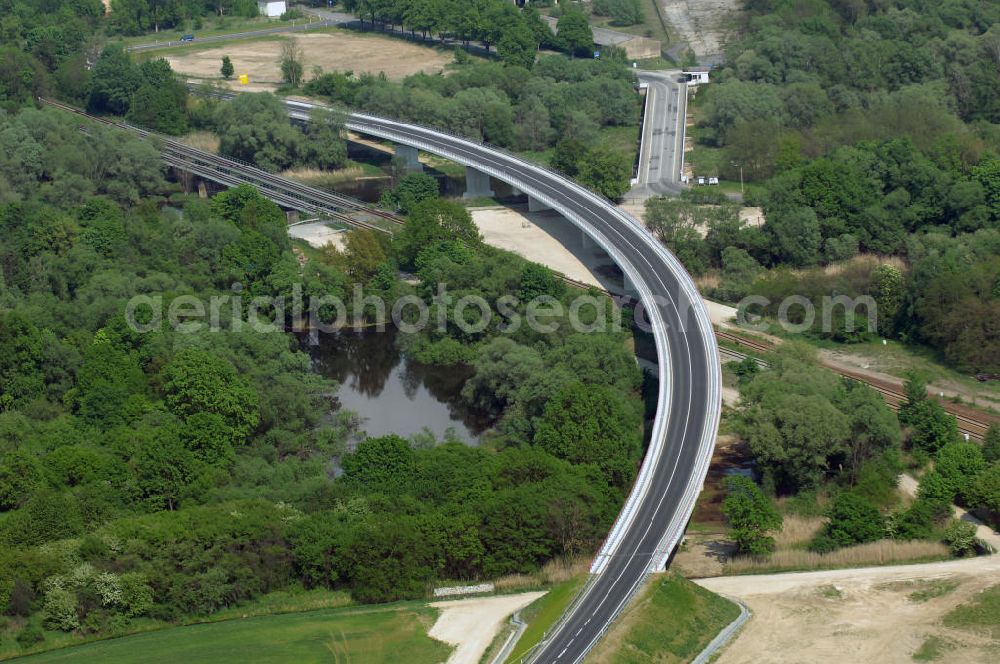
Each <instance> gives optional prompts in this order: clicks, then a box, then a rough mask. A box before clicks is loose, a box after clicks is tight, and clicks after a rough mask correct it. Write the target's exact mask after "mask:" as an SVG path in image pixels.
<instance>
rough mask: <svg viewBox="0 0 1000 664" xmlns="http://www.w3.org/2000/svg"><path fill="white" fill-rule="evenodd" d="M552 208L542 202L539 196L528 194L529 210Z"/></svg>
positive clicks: (536, 210) (537, 210)
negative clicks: (534, 196) (533, 196)
mask: <svg viewBox="0 0 1000 664" xmlns="http://www.w3.org/2000/svg"><path fill="white" fill-rule="evenodd" d="M551 209H552V208H551V207H549V206H548V205H546V204H545V203H543V202H541V201H540V200H538V199H537V198H532V197H531V196H528V212H541V211H542V210H551Z"/></svg>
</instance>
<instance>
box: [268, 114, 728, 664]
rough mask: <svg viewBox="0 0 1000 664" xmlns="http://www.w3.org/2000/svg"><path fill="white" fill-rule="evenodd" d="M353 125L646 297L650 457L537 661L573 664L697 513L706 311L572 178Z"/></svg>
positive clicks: (645, 239) (353, 121)
mask: <svg viewBox="0 0 1000 664" xmlns="http://www.w3.org/2000/svg"><path fill="white" fill-rule="evenodd" d="M287 103H288V108H289V112H290V114H291V115H292V116H293V117H295V118H296V119H299V120H308V111H309V109H310V108H311V107H312V105H310V104H305V103H302V102H287ZM347 127H348V128H349V129H351V130H352V131H356V132H359V133H364V134H368V135H372V136H377V137H380V138H385V139H389V140H392V141H394V142H396V143H401V144H403V145H408V146H411V147H415V148H418V149H420V150H425V151H427V152H432V153H434V154H437V155H440V156H442V157H445V158H447V159H450V160H452V161H455V162H457V163H459V164H463V165H465V166H468V167H471V168H475V169H476V170H479V171H481V172H483V173H486V174H488V175H490V176H492V177H494V178H496V179H498V180H501V181H504V182H507V183H508V184H510V185H513V186H514V187H517V188H518V189H519V190H521V191H522V192H524V193H526V194H528V196H530V197H532V198H534V199H537V200H539V201H542V202H543V203H545V204H546V205H548V206H550V207H552V208H553V209H554V210H556V211H558V212H560V213H561V214H563V215H564V216H565V217H566V218H567V219H569V220H570V221H571V222H572V223H574V224H576V225H577V226H578V227H580V229H581V230H583V232H585V233H587V235H589V236H590V237H591V238H592V239H593V240H594V241H595V242H596V243H597V244H598V245H599V246H601V247H602V248H603V249H604V250H605V251H607V252H608V254H609V255H610V256H611V257H612V258H613V259H614V261H615V262H616V263H617V264H618V266H619V267H620V268H621V269H622V271H623V272H624V273H625V276H626V278H627V280H628V281H629V282H630V283H631V284H632V285H633V286H634V287H635V288H636V290H637V291H638V293H639V297H640V300H641V302H642V304H643V306H644V309H645V314H646V316H647V318H648V320H649V322H650V324H651V326H652V328H653V335H654V337H655V340H656V351H657V358H658V363H659V374H660V377H661V379H660V392H659V398H658V402H657V412H656V418H655V420H654V424H653V432H652V437H651V439H650V443H649V449H648V451H647V453H646V457H645V459H644V460H643V463H642V468H641V469H640V471H639V476H638V479H637V480H636V483H635V486H634V487H633V489H632V493H631V494H630V495H629V498H628V500H627V501H626V503H625V507H624V508H623V509H622V512H621V514H619V516H618V519H617V521H616V522H615V525H614V528H613V529H612V531H611V534H610V535H609V536H608V539H607V541H606V542H605V544H604V546H603V547H602V549H601V551H600V552H599V553H598V555H597V558H596V559H595V561H594V564H593V566H592V568H591V577H590V579H589V581H588V583H587V584H586V586H585V587H584V589H583V590H582V591H581V592H580V594H579V596H578V597H577V598H576V600H575V601H574V603H573V605H572V607H571V608H570V609H569V611H567V613H566V614H565V615H564V616H563V618H562V620H561V621H560V623H559V624H558V625H557V626H556V627H555V628H554V629H553V630H551V631H550V633H549V634H548V635H547V636H546V638H545V640H544V641H543V642H542V644H541V645H540V646H539V648H538V649H537V650H536V651H535V653H534V654H533V656H532V657H531V660H532V661H536V662H545V663H549V662H578V661H580V660H582V659H583V657H584V656H585V655H586V654H587V652H588V651H589V650H590V648H592V647H593V645H594V644H595V643H596V642H597V640H598V639H600V637H601V636H602V635H603V633H604V632H605V631H606V630H607V628H608V627H609V626H610V624H611V622H612V621H613V620H614V619H615V617H616V616H617V615H618V613H619V612H620V611H621V610H622V609H623V608H624V607H625V605H626V604H627V602H628V600H629V599H630V598H631V597H632V596H633V594H634V593H635V592H636V590H638V589H639V587H640V586H641V584H642V582H643V581H644V580H645V578H646V575H647V574H648V573H649V572H651V571H655V570H658V569H662V568H663V567H664V565H665V564H666V560H667V558H668V557H669V555H670V553H671V551H673V549H674V547H675V546H677V544H678V542H679V541H680V538H681V535H682V534H683V531H684V528H685V526H686V525H687V521H688V519H689V518H690V516H691V512H692V511H693V509H694V503H695V499H696V498H697V495H698V492H699V491H700V490H701V486H702V483H703V482H704V479H705V474H706V472H707V470H708V463H709V460H710V458H711V455H712V449H713V447H714V445H715V436H716V433H717V431H718V424H719V413H720V408H721V380H722V379H721V367H720V364H719V359H718V351H717V348H716V343H715V337H714V335H713V331H712V324H711V321H710V320H709V317H708V312H707V311H706V310H705V308H704V305H703V304H702V301H701V297H700V296H699V294H698V291H697V289H696V288H695V285H694V282H693V281H692V280H691V277H690V276H689V275H688V274H687V272H686V271H685V270H684V268H683V266H682V265H681V264H680V262H679V261H678V260H677V258H676V257H675V256H673V254H671V253H670V252H668V251H667V250H666V249H665V248H664V247H663V245H662V244H661V243H660V242H659V241H658V240H657V239H656V238H655V237H653V235H652V234H651V233H650V232H649V231H648V230H647V229H646V228H645V227H644V226H643V225H642V224H641V223H639V222H638V221H637V220H635V219H634V218H632V217H631V216H629V215H628V214H626V213H624V212H622V211H621V210H620V209H618V207H617V206H616V205H614V204H613V203H611V202H610V201H608V200H606V199H604V198H602V197H600V196H598V195H597V194H595V193H593V192H591V191H589V190H587V189H585V188H584V187H582V186H580V185H578V184H576V183H575V182H573V181H571V180H569V179H567V178H565V177H563V176H561V175H559V174H557V173H554V172H552V171H549V170H546V169H544V168H542V167H540V166H537V165H535V164H531V163H529V162H526V161H524V160H522V159H519V158H518V157H515V156H512V155H510V154H507V153H506V152H503V151H502V150H499V149H496V148H493V147H490V146H487V145H482V144H479V143H476V142H473V141H470V140H467V139H464V138H460V137H457V136H452V135H450V134H447V133H444V132H441V131H440V130H436V129H431V128H427V127H421V126H415V125H412V124H406V123H401V122H395V121H392V120H386V119H383V118H377V117H372V116H369V115H362V114H352V115H350V116H348V118H347Z"/></svg>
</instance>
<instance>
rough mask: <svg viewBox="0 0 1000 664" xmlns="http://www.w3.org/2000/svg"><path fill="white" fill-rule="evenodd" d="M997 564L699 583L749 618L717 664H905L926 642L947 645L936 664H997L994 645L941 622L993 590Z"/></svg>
mask: <svg viewBox="0 0 1000 664" xmlns="http://www.w3.org/2000/svg"><path fill="white" fill-rule="evenodd" d="M997 572H1000V556H989V557H981V558H972V559H967V560H956V561H949V562H943V563H928V564H920V565H902V566H898V567H870V568H861V569H846V570H831V571H826V572H803V573H795V574H766V575H748V576H729V577H717V578H712V579H701V580H699V581H696V583H699V584H701V585H702V586H704V587H705V588H708V589H709V590H711V591H712V592H717V593H720V594H723V595H726V596H729V597H737V598H739V599H742V600H743V601H744V602H746V604H747V605H748V606H749V607H750V609H751V610H752V611H753V614H754V615H753V618H752V619H751V620H750V622H749V624H748V625H747V626H746V627H745V628H744V629H743V631H742V632H741V633H740V634H739V636H738V637H737V638H736V640H735V641H733V642H732V643H731V644H730V645H729V646H728V647H727V648H726V651H725V652H724V653H723V654H722V657H720V658H719V660H718V661H719V662H720V664H742V663H747V664H751V663H752V664H759V663H761V662H782V663H783V664H784V663H798V662H802V663H807V662H808V663H810V664H812V663H814V662H879V663H880V664H882V663H883V662H900V663H903V662H912V661H913V660H912V659H911V657H912V655H913V653H914V652H916V651H917V649H918V648H920V646H921V644H922V643H923V642H924V640H925V639H926V638H927V637H928V636H931V635H934V636H939V637H940V638H943V639H945V640H946V641H947V642H949V643H950V644H951V647H952V649H951V650H950V651H948V652H946V654H945V655H944V656H943V657H942V658H941V659H940V660H935V661H940V662H989V661H997V660H996V654H997V648H998V647H1000V643H997V642H990V640H989V639H988V638H986V637H984V636H981V635H976V634H971V633H968V632H964V631H960V630H954V629H948V628H945V627H943V626H942V625H941V624H940V620H941V618H942V617H943V616H944V615H945V614H946V613H948V612H949V611H950V610H951V609H953V608H954V607H955V606H957V605H959V604H962V603H965V602H967V601H968V600H969V599H970V598H971V597H972V596H973V595H974V594H976V593H977V592H979V591H981V590H983V589H985V588H987V587H989V586H991V585H993V584H995V583H997V581H998V578H997V576H996V574H997ZM941 580H950V581H951V582H953V583H957V584H958V587H957V588H955V589H954V590H952V591H950V592H948V593H946V594H944V595H942V596H940V597H935V598H932V599H930V600H927V601H925V602H919V601H915V600H914V599H911V598H910V597H909V595H910V594H911V593H912V592H914V591H916V590H920V589H922V588H928V587H930V586H931V584H933V583H935V582H940V581H941Z"/></svg>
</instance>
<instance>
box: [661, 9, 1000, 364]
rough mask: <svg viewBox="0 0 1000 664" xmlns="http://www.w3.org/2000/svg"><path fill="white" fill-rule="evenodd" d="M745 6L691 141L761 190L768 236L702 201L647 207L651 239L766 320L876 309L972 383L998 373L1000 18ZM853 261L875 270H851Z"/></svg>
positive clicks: (885, 331)
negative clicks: (835, 300) (863, 257)
mask: <svg viewBox="0 0 1000 664" xmlns="http://www.w3.org/2000/svg"><path fill="white" fill-rule="evenodd" d="M746 7H747V15H746V17H745V23H744V24H743V26H742V30H741V31H740V32H739V36H738V38H737V39H736V40H735V41H733V42H732V43H731V44H730V45H729V48H728V50H727V54H726V64H725V65H724V66H723V67H721V68H720V69H719V70H718V71H717V72H713V83H712V84H711V85H708V86H705V87H704V88H703V89H702V90H700V91H699V92H698V99H697V101H696V102H695V108H696V109H698V110H697V113H698V114H699V117H700V123H699V126H698V128H697V130H696V135H697V137H698V139H699V140H700V141H701V143H702V144H703V145H707V146H712V147H710V148H709V149H710V150H715V151H716V152H718V153H719V155H720V156H719V158H718V163H719V165H720V166H719V169H720V172H719V174H720V175H722V176H724V177H727V178H730V179H739V177H740V173H741V172H742V174H743V177H745V178H746V179H747V180H749V181H752V182H758V183H760V184H759V186H757V187H755V188H752V189H751V191H750V193H749V194H748V197H747V199H748V201H749V202H750V203H751V204H759V205H762V206H763V210H764V217H765V219H766V223H765V224H764V225H763V227H762V228H760V229H758V228H756V227H746V226H744V227H742V228H741V227H740V224H739V223H738V222H737V221H736V214H735V210H733V209H727V208H726V206H725V205H723V208H722V209H715V210H696V211H693V212H692V210H691V208H692V207H694V204H695V203H699V202H702V201H701V200H698V197H697V196H696V197H695V199H694V200H693V202H689V204H685V203H682V202H677V201H660V202H658V203H657V204H654V206H653V207H652V208H651V210H650V211H649V213H648V215H649V216H648V221H649V223H650V224H651V226H653V228H654V229H655V230H657V232H659V233H660V235H661V237H663V239H664V241H665V242H667V243H668V244H669V245H670V246H672V247H673V248H674V249H675V250H677V251H678V253H679V254H680V255H681V256H682V259H684V260H685V264H686V265H688V267H689V268H690V269H692V270H693V271H695V272H696V273H700V272H705V271H707V270H709V269H712V270H718V271H719V274H720V276H721V282H722V284H721V286H720V287H719V288H718V289H717V290H716V295H717V296H718V297H721V298H723V299H726V300H728V301H733V302H736V301H739V300H740V299H741V298H742V297H744V296H745V295H747V294H749V293H754V294H761V295H764V296H766V297H768V298H769V299H771V301H772V306H771V307H770V308H768V309H765V311H764V313H768V314H770V315H774V314H775V313H776V310H777V307H778V305H779V304H780V302H781V300H782V299H783V298H784V297H785V296H787V295H791V294H802V295H805V296H806V297H808V298H809V299H810V300H812V301H814V302H815V303H816V304H819V301H820V299H821V297H822V296H824V295H825V296H835V295H842V294H843V295H848V296H858V295H869V296H871V297H873V298H874V300H875V301H876V303H877V304H878V314H879V327H878V330H877V333H878V334H881V335H882V336H884V337H889V338H898V339H901V340H904V341H908V342H914V343H919V344H923V345H926V346H930V347H932V348H935V349H937V350H938V351H939V352H940V355H941V358H942V359H943V360H944V361H946V362H947V363H949V364H951V365H953V366H955V367H957V368H959V369H960V370H963V371H968V372H992V373H996V372H998V371H1000V333H998V330H997V327H996V321H998V320H1000V130H998V127H1000V124H998V123H1000V51H998V49H997V46H998V45H1000V32H998V30H1000V27H998V24H1000V7H998V5H997V4H996V3H972V2H968V3H963V2H949V3H939V4H927V3H923V2H894V3H881V4H880V3H876V4H872V3H868V4H865V3H848V2H825V1H816V2H808V3H802V2H770V1H763V2H756V1H752V2H748V3H747V4H746ZM709 198H711V197H709ZM718 198H719V200H714V201H710V202H716V203H719V202H722V203H724V201H722V200H721V197H718ZM698 227H701V228H704V227H707V228H708V236H707V238H705V239H706V241H702V239H701V236H700V233H698V232H697V231H696V228H698ZM859 254H868V255H873V256H878V257H882V258H881V260H880V261H875V262H874V263H873V262H871V261H860V262H851V259H853V258H854V257H856V256H858V255H859ZM888 256H894V257H899V258H900V259H902V260H901V261H895V262H894V261H891V260H887V259H886V257H888ZM845 262H846V263H845ZM878 262H882V263H884V264H883V265H877V263H878ZM834 263H836V264H839V265H840V267H841V268H842V269H838V270H835V271H830V270H823V269H820V268H815V267H814V266H820V265H828V264H834ZM811 268H813V269H811ZM860 313H861V314H864V313H865V312H864V310H863V309H862V310H861V312H860ZM793 322H798V321H793ZM815 327H816V331H815V334H816V335H818V336H826V337H830V338H833V339H835V340H838V341H859V340H865V339H869V338H871V337H872V335H871V334H868V333H867V331H859V330H858V329H857V328H856V329H855V330H854V331H851V330H849V329H847V327H846V326H845V325H839V326H834V328H835V329H833V330H832V331H831V330H826V331H821V330H819V327H820V323H819V320H817V323H816V326H815Z"/></svg>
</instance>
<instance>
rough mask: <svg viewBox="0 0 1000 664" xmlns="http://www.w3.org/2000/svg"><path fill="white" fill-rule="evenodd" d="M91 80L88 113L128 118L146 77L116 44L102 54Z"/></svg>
mask: <svg viewBox="0 0 1000 664" xmlns="http://www.w3.org/2000/svg"><path fill="white" fill-rule="evenodd" d="M90 81H91V83H90V98H89V99H88V100H87V110H89V111H90V112H92V113H114V114H115V115H125V113H126V112H127V111H128V110H129V108H130V107H131V105H132V95H134V94H135V92H136V91H137V90H138V89H139V86H141V85H142V76H141V74H140V73H139V69H138V67H136V66H135V65H134V64H132V60H131V59H130V58H129V56H128V53H126V52H125V49H124V48H122V47H121V46H120V45H118V44H112V45H110V46H107V47H106V48H105V49H104V50H103V51H101V55H100V57H98V58H97V62H96V63H94V68H93V70H92V72H91V77H90Z"/></svg>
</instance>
